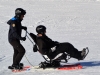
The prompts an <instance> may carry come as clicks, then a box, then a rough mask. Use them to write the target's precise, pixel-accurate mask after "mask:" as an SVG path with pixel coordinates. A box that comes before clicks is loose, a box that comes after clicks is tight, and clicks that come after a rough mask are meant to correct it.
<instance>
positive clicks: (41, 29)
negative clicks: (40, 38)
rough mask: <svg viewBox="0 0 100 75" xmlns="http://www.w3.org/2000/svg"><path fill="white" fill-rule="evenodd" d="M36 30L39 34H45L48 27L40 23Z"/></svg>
mask: <svg viewBox="0 0 100 75" xmlns="http://www.w3.org/2000/svg"><path fill="white" fill-rule="evenodd" d="M36 32H37V33H38V34H44V33H45V32H46V27H45V26H43V25H39V26H37V27H36Z"/></svg>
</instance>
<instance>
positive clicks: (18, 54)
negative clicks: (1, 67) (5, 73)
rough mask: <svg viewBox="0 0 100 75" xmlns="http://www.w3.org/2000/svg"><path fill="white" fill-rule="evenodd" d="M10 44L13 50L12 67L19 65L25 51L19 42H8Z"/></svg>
mask: <svg viewBox="0 0 100 75" xmlns="http://www.w3.org/2000/svg"><path fill="white" fill-rule="evenodd" d="M10 44H11V45H12V46H13V49H14V54H13V64H12V65H19V63H20V61H21V59H22V58H23V56H24V54H25V49H24V47H23V46H22V45H21V43H20V41H19V40H15V41H12V42H10Z"/></svg>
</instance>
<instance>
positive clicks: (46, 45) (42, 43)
mask: <svg viewBox="0 0 100 75" xmlns="http://www.w3.org/2000/svg"><path fill="white" fill-rule="evenodd" d="M36 40H37V45H38V47H39V52H40V53H41V54H46V55H48V54H49V53H50V52H51V48H52V47H54V46H58V42H55V41H52V40H51V39H50V38H48V37H47V36H46V35H43V36H38V35H37V39H36Z"/></svg>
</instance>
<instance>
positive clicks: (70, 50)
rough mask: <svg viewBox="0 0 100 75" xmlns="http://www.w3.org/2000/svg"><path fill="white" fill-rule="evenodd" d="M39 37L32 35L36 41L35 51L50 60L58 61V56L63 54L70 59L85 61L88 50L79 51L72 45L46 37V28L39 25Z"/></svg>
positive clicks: (37, 30)
mask: <svg viewBox="0 0 100 75" xmlns="http://www.w3.org/2000/svg"><path fill="white" fill-rule="evenodd" d="M36 32H37V35H35V34H33V33H30V36H31V37H32V38H33V40H34V41H35V43H36V45H35V46H34V50H35V51H37V50H38V51H39V52H40V53H41V54H42V55H47V56H48V57H49V59H51V60H56V59H57V58H56V57H57V55H59V54H61V53H67V54H68V55H69V56H70V57H73V58H76V59H78V60H83V59H84V56H85V55H86V49H85V48H84V49H83V50H82V51H78V50H77V49H76V48H75V47H74V46H73V45H72V44H71V43H68V42H64V43H59V42H57V41H53V40H51V39H50V38H49V37H48V36H47V35H46V27H45V26H43V25H39V26H37V27H36Z"/></svg>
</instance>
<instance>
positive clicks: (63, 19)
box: [0, 0, 100, 75]
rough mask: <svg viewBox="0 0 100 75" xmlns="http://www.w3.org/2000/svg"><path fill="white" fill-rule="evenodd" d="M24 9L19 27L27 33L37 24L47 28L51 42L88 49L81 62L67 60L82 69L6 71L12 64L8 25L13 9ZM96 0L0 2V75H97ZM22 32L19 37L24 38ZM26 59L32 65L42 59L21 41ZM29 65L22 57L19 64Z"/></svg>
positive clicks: (99, 20)
mask: <svg viewBox="0 0 100 75" xmlns="http://www.w3.org/2000/svg"><path fill="white" fill-rule="evenodd" d="M18 7H21V8H23V9H25V10H26V12H27V14H26V15H25V18H24V20H23V21H22V24H23V25H24V26H27V27H28V32H32V33H35V34H36V32H35V28H36V26H37V25H40V24H43V25H45V26H46V27H47V35H48V36H49V37H50V38H52V40H55V41H59V42H70V43H72V44H73V45H74V46H75V47H76V48H77V49H79V50H82V49H83V48H84V47H89V49H90V53H89V54H88V56H87V57H86V58H85V60H82V61H77V60H76V59H73V58H72V59H70V60H69V62H68V63H74V62H80V63H81V64H82V65H83V67H84V68H83V69H81V70H74V71H45V70H43V71H32V72H30V71H28V72H21V73H12V72H11V71H10V70H8V69H7V67H8V66H9V65H11V64H12V56H13V49H12V47H11V45H10V44H9V43H8V30H9V25H7V24H6V22H7V21H8V20H9V19H10V18H12V17H13V16H14V11H15V9H16V8H18ZM99 30H100V0H0V32H1V33H0V67H1V69H0V75H16V74H18V75H64V74H66V75H100V31H99ZM24 35H25V34H24V31H23V35H22V36H24ZM22 44H23V46H24V47H25V49H26V54H25V55H26V57H27V58H28V60H29V61H30V62H31V63H32V65H38V64H39V63H40V62H41V61H44V59H43V58H42V57H41V55H40V54H39V53H34V52H33V51H32V47H33V44H32V43H31V42H30V41H29V40H28V39H27V40H26V41H25V42H22ZM21 62H23V63H24V64H25V65H30V64H29V63H28V61H27V60H26V58H25V57H23V59H22V61H21Z"/></svg>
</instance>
